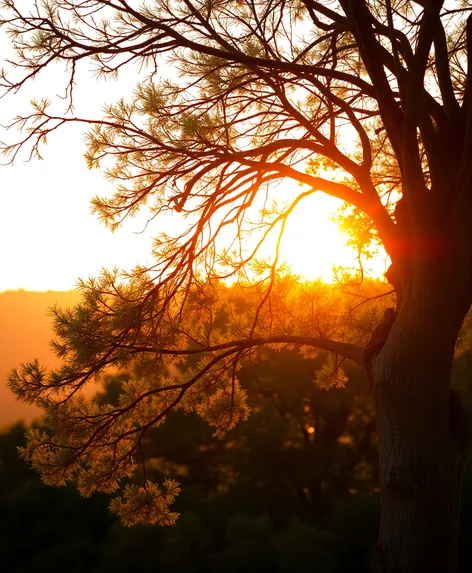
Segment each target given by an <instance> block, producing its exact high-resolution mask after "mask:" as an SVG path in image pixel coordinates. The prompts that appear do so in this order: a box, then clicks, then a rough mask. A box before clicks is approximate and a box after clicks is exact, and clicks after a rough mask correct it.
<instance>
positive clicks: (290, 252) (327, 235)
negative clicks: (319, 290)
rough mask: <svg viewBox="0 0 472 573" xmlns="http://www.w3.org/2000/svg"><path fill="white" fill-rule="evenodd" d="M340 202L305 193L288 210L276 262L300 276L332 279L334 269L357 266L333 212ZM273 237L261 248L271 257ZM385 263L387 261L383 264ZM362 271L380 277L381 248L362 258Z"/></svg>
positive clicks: (383, 266)
mask: <svg viewBox="0 0 472 573" xmlns="http://www.w3.org/2000/svg"><path fill="white" fill-rule="evenodd" d="M340 205H341V202H340V201H339V200H338V199H335V198H333V197H330V196H328V195H326V194H324V193H321V192H319V193H315V194H313V195H311V196H309V197H306V198H305V199H303V201H301V202H300V203H299V205H297V207H296V208H295V210H294V211H293V213H291V214H290V216H289V218H288V220H287V223H286V226H285V231H284V234H283V238H282V241H281V244H280V251H279V263H286V264H287V265H288V267H289V268H290V270H291V272H292V273H294V274H296V275H299V276H301V277H302V278H305V279H308V280H313V279H321V280H323V281H324V282H333V280H335V277H334V269H335V268H339V267H342V268H344V269H352V270H354V269H357V268H358V262H357V252H356V251H355V250H354V249H353V248H352V247H350V246H347V244H346V243H347V239H348V237H347V236H346V234H345V233H343V232H342V231H341V230H340V228H339V224H338V223H336V222H335V221H334V220H333V216H334V215H335V213H336V212H337V210H338V209H339V207H340ZM275 242H276V238H275V237H273V238H272V240H271V241H268V243H267V245H266V246H265V248H264V249H263V252H264V255H265V256H266V257H267V258H268V259H273V251H274V245H275ZM387 266H388V265H387ZM363 268H364V272H365V274H366V275H367V276H370V277H373V278H381V277H383V275H384V273H385V270H386V255H385V252H384V251H383V250H380V251H379V253H377V254H373V256H372V257H371V258H370V259H368V260H367V261H366V260H363Z"/></svg>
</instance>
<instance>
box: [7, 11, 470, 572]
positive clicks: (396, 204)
mask: <svg viewBox="0 0 472 573" xmlns="http://www.w3.org/2000/svg"><path fill="white" fill-rule="evenodd" d="M2 6H3V8H2V20H3V21H4V23H5V25H6V28H7V29H8V30H9V33H10V35H11V38H12V41H13V42H14V44H15V46H16V49H17V51H16V55H15V57H14V61H13V64H14V65H15V66H16V69H13V70H12V71H11V72H9V73H8V74H7V73H4V75H3V85H4V88H5V89H6V90H9V91H11V92H16V91H18V90H20V91H21V90H23V89H27V86H28V85H29V83H30V81H31V80H32V79H34V78H35V77H36V76H37V75H38V74H40V73H41V72H42V71H43V70H44V69H45V68H49V67H51V66H52V65H54V64H58V63H59V64H61V65H62V68H63V70H64V71H65V72H66V74H67V75H64V76H63V77H64V81H65V82H66V84H65V88H66V95H67V98H68V101H69V103H70V106H68V109H67V110H66V111H65V112H64V113H61V112H60V111H58V106H57V102H49V101H48V100H47V99H38V100H37V101H36V102H35V103H34V109H33V111H32V112H31V114H30V115H28V116H26V117H19V118H17V120H16V125H17V126H18V127H20V128H21V129H22V130H23V134H24V136H23V137H22V139H21V140H20V141H18V142H17V143H14V144H11V145H8V146H7V151H9V152H10V155H11V157H12V158H15V156H16V155H17V154H18V153H19V152H20V150H22V149H25V148H26V149H28V150H29V151H30V152H31V151H32V152H33V154H34V153H39V149H40V147H39V146H40V145H41V143H42V142H43V141H44V140H45V138H46V137H47V135H48V134H50V133H51V132H53V131H56V130H57V129H58V128H60V127H61V125H63V124H65V123H68V122H83V123H84V124H88V126H89V131H88V136H87V137H88V151H87V156H86V158H87V161H88V164H89V166H90V167H95V166H103V167H104V168H105V169H106V173H107V176H108V177H109V178H111V179H112V180H114V181H116V182H117V190H116V193H115V194H114V196H113V197H112V198H105V199H103V198H102V199H97V200H96V201H95V203H94V207H95V209H96V211H97V213H98V214H99V216H100V217H101V218H102V219H103V220H104V221H105V222H106V223H107V224H108V225H109V226H110V227H112V228H114V227H115V226H116V225H119V224H120V222H121V221H122V220H123V218H125V217H126V216H128V215H129V214H133V213H135V212H136V211H137V210H139V209H140V208H142V207H143V206H144V205H145V204H147V205H148V208H149V210H150V211H149V217H150V219H153V220H154V219H155V220H157V221H158V220H159V218H160V217H162V216H163V215H165V214H166V213H169V212H173V211H176V212H179V213H182V214H186V215H187V219H186V222H187V225H186V226H185V228H183V230H182V232H181V233H177V235H176V236H168V235H160V236H159V237H158V238H157V239H156V243H155V249H154V255H155V265H154V266H152V267H151V268H148V269H140V268H139V269H135V270H134V271H133V272H132V273H130V274H129V275H127V276H119V275H117V274H116V273H104V274H103V276H101V277H100V278H98V279H97V280H92V281H90V282H88V283H87V284H84V285H83V301H82V303H81V304H80V305H79V306H78V307H76V308H75V309H71V310H66V311H59V310H57V312H56V320H55V331H56V335H57V337H58V342H57V345H56V350H57V352H58V354H59V355H60V356H61V357H63V359H64V362H63V367H62V368H61V369H59V370H58V371H56V372H53V373H47V372H45V371H43V370H42V369H41V368H40V367H39V366H38V365H37V364H35V363H32V364H28V365H24V366H23V367H22V368H20V369H19V370H17V371H15V372H14V373H13V374H12V376H11V379H10V385H11V387H12V388H13V390H14V391H15V392H16V393H17V394H18V395H19V396H20V397H22V398H23V399H25V400H27V401H30V402H34V403H37V404H39V405H41V406H42V407H43V408H44V409H45V411H46V415H47V416H48V420H49V425H50V428H51V433H37V432H34V431H32V432H30V436H29V445H28V446H27V448H26V450H25V452H24V455H25V457H27V458H28V459H30V460H31V461H32V462H33V464H34V465H35V466H36V467H38V469H39V470H40V471H41V472H42V475H43V478H44V479H45V480H46V481H48V482H50V483H62V482H63V481H65V480H67V479H69V478H72V477H77V478H78V481H79V487H80V489H81V491H82V492H83V493H85V494H88V493H90V492H92V491H94V490H97V489H99V490H104V491H114V490H115V489H116V488H117V487H118V483H119V481H120V480H121V479H122V478H126V477H129V476H130V475H131V474H132V472H133V467H134V464H135V463H136V454H137V453H139V444H140V439H141V437H142V435H143V434H144V433H145V432H146V431H147V429H148V428H150V427H152V426H154V425H156V424H159V423H161V422H162V421H163V420H164V419H165V416H166V415H167V413H168V412H170V411H171V410H172V409H174V408H177V407H180V408H184V409H186V410H188V411H195V412H197V413H198V414H200V415H201V416H203V418H204V419H206V420H207V421H208V422H209V423H210V424H212V425H214V426H215V428H216V432H217V433H222V432H224V431H225V430H227V429H229V428H231V427H232V426H233V425H234V424H235V423H236V422H237V421H238V420H240V419H244V418H246V417H247V415H248V409H247V407H246V404H245V395H244V392H243V391H242V390H241V389H240V388H239V386H238V382H237V368H238V367H237V364H238V362H239V361H240V360H241V359H246V358H248V357H249V355H250V354H251V353H252V352H254V351H255V349H257V348H258V347H260V346H262V345H264V344H268V343H278V344H282V343H290V344H294V343H295V344H303V345H305V346H306V347H309V348H318V349H323V350H327V351H332V352H333V353H334V355H335V358H334V359H333V364H332V365H331V366H334V368H333V369H332V371H334V372H336V373H338V375H339V368H338V366H339V364H338V362H339V357H345V358H348V359H351V360H354V361H357V362H359V363H361V364H363V365H364V367H365V368H366V370H367V373H368V375H369V377H370V380H371V387H372V391H373V394H374V399H375V409H376V421H377V431H378V437H379V455H380V488H381V494H382V509H381V512H382V513H381V527H380V532H379V540H378V544H377V546H376V549H375V552H374V568H375V570H376V571H382V572H385V573H393V572H402V573H408V572H419V571H430V572H438V573H439V572H441V573H445V572H452V571H455V569H456V553H457V535H458V520H459V505H460V501H459V500H460V487H461V479H462V473H463V467H464V461H465V457H466V451H467V449H468V443H469V433H470V429H469V427H470V423H469V416H468V410H467V407H466V406H465V405H464V403H463V401H462V400H461V398H460V397H459V396H458V395H457V394H455V393H452V392H451V391H450V388H449V386H450V373H451V363H452V359H453V355H454V349H455V345H456V341H457V338H458V335H459V331H460V328H461V325H462V323H463V320H464V317H465V315H466V313H467V311H468V309H469V307H470V304H471V301H472V298H471V297H472V280H471V277H472V258H471V256H472V250H471V249H472V240H471V239H472V237H471V234H472V224H471V223H472V161H471V158H472V153H471V152H472V92H471V89H470V76H471V73H472V72H471V68H470V65H472V64H470V65H469V63H470V62H471V61H472V54H471V52H472V35H471V34H472V29H471V25H472V24H471V22H472V20H471V19H470V18H471V16H470V13H471V11H472V7H471V6H470V3H469V2H467V1H457V2H454V3H452V2H450V3H449V2H444V1H443V0H415V1H412V0H381V1H374V0H331V1H324V0H323V1H315V0H269V1H255V0H244V1H236V0H201V1H199V0H179V1H178V0H154V1H151V0H150V1H148V2H144V3H142V4H140V3H138V2H127V1H126V0H46V1H44V2H35V1H33V0H31V1H30V2H27V3H26V6H25V5H24V3H20V2H17V1H14V0H4V1H3V2H2ZM87 62H88V65H89V66H92V67H93V68H94V71H95V72H96V73H97V74H98V75H103V76H109V75H110V76H114V75H115V74H120V73H121V74H124V73H127V74H129V73H134V74H136V76H137V80H139V83H138V84H137V86H136V90H135V92H134V96H133V97H131V98H130V99H129V100H119V101H118V102H117V103H115V104H113V105H109V106H108V107H107V108H106V109H105V111H104V114H103V117H100V118H98V119H94V118H89V117H76V116H74V112H73V99H74V89H80V85H77V86H75V79H76V72H77V70H78V69H79V67H80V66H82V65H87ZM285 179H288V180H291V181H293V182H294V184H295V191H294V190H293V188H292V190H291V193H293V195H289V194H288V192H287V195H288V197H287V200H286V203H285V204H283V205H280V202H279V204H277V203H274V202H273V198H274V197H276V196H277V195H278V196H279V201H280V195H282V196H283V195H284V191H283V190H282V189H284V188H283V187H281V188H278V187H277V185H276V184H277V183H278V182H280V181H282V180H285ZM297 184H300V185H299V186H297ZM316 192H324V193H327V194H329V195H332V196H334V197H337V198H339V199H341V200H343V201H345V202H347V203H348V204H349V205H351V208H352V213H353V214H354V215H355V217H354V219H355V221H356V223H355V227H356V229H359V228H362V229H364V232H365V233H366V236H368V237H369V239H371V240H373V241H379V242H381V243H382V244H383V246H384V248H385V250H386V252H387V253H388V255H389V256H390V258H391V261H392V265H391V267H390V269H389V271H388V273H387V278H388V280H389V282H390V283H391V284H392V285H393V287H394V288H395V292H396V309H395V311H393V310H389V311H387V312H386V314H385V320H384V322H383V323H382V324H381V325H379V327H378V328H377V329H376V330H375V333H374V335H373V336H372V339H371V341H370V343H369V344H367V346H366V348H365V349H364V351H363V348H362V344H364V345H365V344H366V342H367V341H366V340H364V341H362V340H361V339H356V338H354V334H353V332H354V331H353V330H352V329H351V328H349V324H347V323H345V322H344V323H343V321H342V320H341V318H340V317H341V316H342V313H341V312H340V311H341V310H342V309H336V312H335V313H334V311H333V313H332V314H330V312H329V310H330V309H329V308H328V309H325V310H327V312H326V315H325V320H324V321H321V322H320V321H318V320H315V319H314V318H313V317H314V316H315V315H314V314H313V312H312V309H313V308H317V312H321V310H322V308H318V307H317V305H318V303H319V305H320V307H322V305H323V300H322V298H323V297H320V296H319V289H313V288H312V289H311V290H310V289H309V288H308V287H307V289H308V290H307V292H303V293H302V292H301V291H300V289H301V288H302V287H296V288H295V287H293V285H292V288H289V287H288V286H287V285H286V284H285V283H284V281H283V280H282V279H280V281H279V279H278V278H277V266H278V256H277V252H278V243H279V241H280V238H281V236H282V234H283V230H284V226H285V222H286V220H287V218H288V217H289V216H290V214H291V212H292V211H293V210H294V209H295V207H296V206H297V205H298V204H300V202H303V200H304V199H305V198H306V197H307V196H309V195H311V194H313V193H316ZM282 199H284V197H282ZM257 210H259V212H260V217H259V216H257V217H256V216H255V212H257ZM354 219H352V221H354ZM348 220H349V219H348ZM359 221H360V222H359ZM251 231H252V234H253V235H254V236H255V238H253V239H251V241H249V240H247V241H246V243H245V245H246V246H245V248H244V241H245V240H246V238H247V237H248V234H250V233H251ZM272 234H276V235H277V237H278V238H277V239H276V241H275V247H274V249H275V255H274V257H273V259H272V263H271V264H270V265H267V264H264V263H263V262H261V261H260V260H259V258H258V251H259V246H260V244H261V241H263V240H264V239H265V238H266V237H268V236H270V235H272ZM300 248H303V249H305V250H306V251H307V252H309V253H310V255H309V256H312V257H316V253H317V249H319V248H322V247H321V246H320V245H301V246H300ZM244 273H248V275H249V277H250V278H252V279H253V280H254V278H255V277H260V279H259V284H258V286H257V287H255V288H254V290H252V291H251V294H250V295H248V296H249V297H250V302H249V311H250V312H246V311H244V312H242V311H241V309H240V308H238V304H237V301H235V300H234V297H233V298H232V296H231V293H230V292H229V291H225V289H223V288H222V287H221V286H218V283H217V281H218V279H221V278H224V277H227V276H231V275H232V276H237V277H239V278H240V279H241V281H242V280H243V278H244ZM264 277H265V278H264ZM303 296H305V297H306V301H307V304H306V305H305V306H303V305H300V304H296V303H295V299H297V300H299V299H300V297H303ZM308 302H309V304H308ZM328 306H329V305H328ZM333 307H334V305H331V307H330V308H331V310H332V309H333ZM338 311H339V312H338ZM222 314H224V316H225V317H226V318H225V321H223V324H224V327H220V326H218V324H222V323H221V316H222ZM219 321H220V322H219ZM320 325H321V326H320ZM189 356H192V360H190V362H189V364H191V367H187V366H186V367H183V366H182V364H180V362H179V361H180V360H182V359H183V358H187V357H189ZM194 356H199V359H198V360H196V359H195V358H194ZM130 365H133V366H135V367H137V368H138V370H139V373H140V376H139V377H138V378H137V379H136V380H135V381H133V382H130V383H129V384H128V385H127V387H126V392H125V395H124V397H123V399H122V402H121V403H120V407H119V408H116V407H112V406H109V407H107V406H100V407H99V406H98V405H97V404H93V403H90V402H88V401H87V400H86V399H85V398H83V397H82V396H81V393H80V390H81V388H82V387H83V386H84V385H85V384H86V383H87V382H88V381H89V380H91V379H93V378H94V377H98V376H100V375H101V373H102V372H103V370H104V369H106V368H108V367H110V366H114V367H123V366H126V367H129V366H130ZM176 489H177V485H176V484H175V483H173V482H171V481H169V482H166V483H165V484H164V485H163V487H162V488H160V489H159V488H158V487H157V486H156V485H153V484H150V483H146V484H145V485H144V486H143V487H139V486H137V485H136V486H129V487H128V489H126V490H125V494H124V497H123V498H119V499H117V500H116V501H115V502H114V505H113V508H114V509H115V511H117V512H118V513H119V514H121V516H122V518H123V519H124V520H125V521H127V522H132V521H136V520H141V519H145V520H148V521H151V522H156V521H158V522H160V523H171V522H172V521H173V519H174V517H175V516H174V515H173V513H172V512H171V510H170V507H169V506H170V503H171V501H172V499H173V497H174V495H175V493H176Z"/></svg>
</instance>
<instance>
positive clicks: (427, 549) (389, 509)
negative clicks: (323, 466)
mask: <svg viewBox="0 0 472 573" xmlns="http://www.w3.org/2000/svg"><path fill="white" fill-rule="evenodd" d="M443 281H444V279H443ZM428 282H429V287H428V289H423V288H418V287H416V288H415V289H410V292H409V293H406V295H405V297H404V299H403V302H402V305H401V308H400V309H399V312H398V316H397V319H396V321H395V323H394V325H393V328H392V330H391V332H390V335H389V337H388V339H387V341H386V343H385V345H384V347H383V348H382V350H381V351H380V352H379V354H378V355H377V356H375V357H374V360H373V363H372V371H371V377H372V387H373V392H374V399H375V410H376V422H377V432H378V439H379V460H380V489H381V524H380V532H379V539H378V543H377V545H376V547H375V549H374V554H373V571H374V572H375V573H424V572H428V573H454V572H456V570H457V552H458V534H459V511H460V491H461V482H462V474H463V468H464V461H465V451H466V445H465V441H466V440H464V439H463V435H464V432H463V431H462V430H463V428H465V427H466V423H465V422H464V423H463V422H462V417H464V418H465V409H463V408H462V407H461V402H460V399H459V398H457V396H456V395H455V394H451V393H450V389H449V386H450V375H451V367H452V360H453V356H454V347H455V342H456V338H457V334H458V331H459V328H460V325H461V322H462V319H463V316H464V314H465V312H466V310H467V305H466V304H461V303H460V301H459V300H458V297H457V293H456V296H454V294H453V293H451V285H450V283H449V284H448V285H446V286H444V289H441V288H440V285H438V281H436V283H431V282H430V281H428ZM433 290H435V292H433V293H432V294H431V291H433ZM451 412H452V415H451Z"/></svg>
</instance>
